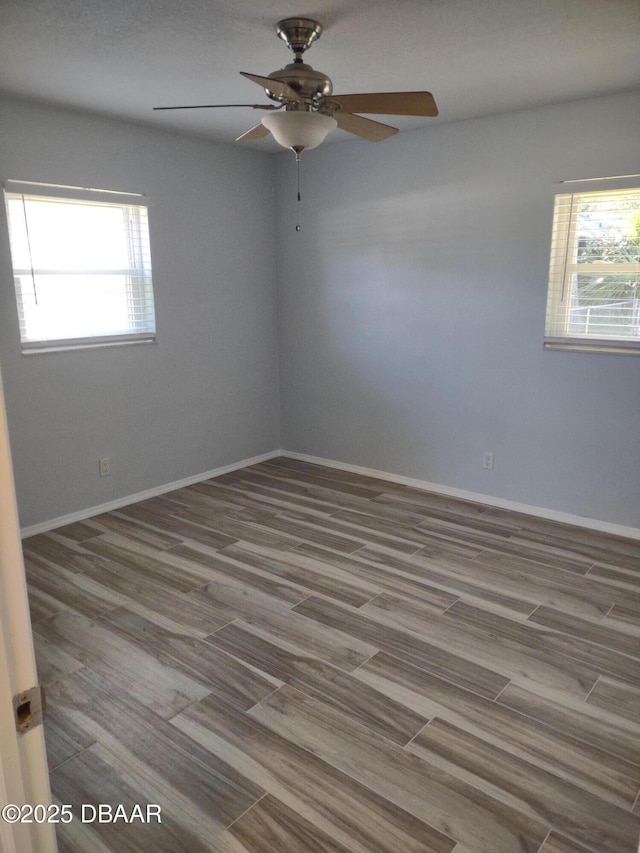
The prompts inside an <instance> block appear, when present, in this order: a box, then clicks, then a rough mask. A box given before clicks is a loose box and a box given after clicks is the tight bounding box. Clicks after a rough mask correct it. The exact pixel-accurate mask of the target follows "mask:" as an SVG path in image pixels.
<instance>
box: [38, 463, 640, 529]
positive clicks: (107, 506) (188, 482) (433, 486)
mask: <svg viewBox="0 0 640 853" xmlns="http://www.w3.org/2000/svg"><path fill="white" fill-rule="evenodd" d="M278 456H286V457H288V458H289V459H297V460H299V461H300V462H310V463H312V464H314V465H324V466H325V467H327V468H338V469H339V470H342V471H351V472H352V473H354V474H362V475H363V476H365V477H377V478H378V479H379V480H388V481H389V482H392V483H400V484H402V485H404V486H411V487H412V488H414V489H420V490H421V491H424V492H434V493H435V494H438V495H446V496H447V497H451V498H459V499H460V500H465V501H474V502H475V503H483V504H487V505H488V506H493V507H496V508H497V509H506V510H511V511H513V512H521V513H524V514H525V515H532V516H534V517H536V518H545V519H548V520H549V521H558V522H560V523H561V524H572V525H574V526H576V527H584V528H586V529H587V530H598V531H600V532H602V533H611V534H613V535H614V536H624V537H626V538H627V539H638V540H640V528H637V527H627V526H625V525H623V524H614V523H613V522H610V521H601V520H600V519H597V518H585V517H584V516H581V515H573V514H572V513H569V512H559V511H557V510H553V509H547V508H546V507H539V506H532V505H530V504H524V503H520V502H519V501H512V500H506V499H503V498H497V497H494V496H493V495H485V494H482V493H480V492H469V491H466V490H465V489H455V488H453V487H451V486H443V485H441V484H440V483H430V482H428V481H427V480H416V479H415V478H413V477H404V476H402V475H401V474H391V473H389V472H388V471H379V470H378V469H377V468H365V467H363V466H362V465H351V464H349V463H348V462H336V461H335V460H333V459H324V458H322V457H321V456H310V455H308V454H307V453H296V452H294V451H291V450H272V451H270V452H269V453H263V454H261V455H260V456H253V457H251V458H250V459H242V460H240V461H239V462H232V463H231V464H230V465H223V466H222V467H220V468H214V469H213V470H212V471H205V472H204V473H202V474H195V475H194V476H192V477H185V478H184V479H182V480H176V481H175V482H173V483H165V484H164V485H162V486H156V487H154V488H152V489H146V490H145V491H143V492H137V493H136V494H133V495H127V496H125V497H122V498H118V499H116V500H113V501H110V502H109V503H104V504H100V505H99V506H92V507H89V508H87V509H83V510H79V511H78V512H73V513H70V514H69V515H63V516H60V517H59V518H52V519H50V520H49V521H43V522H41V523H39V524H33V525H31V526H30V527H24V528H22V530H21V535H22V537H23V538H26V537H27V536H34V535H35V534H36V533H46V532H47V531H48V530H55V528H56V527H63V526H64V525H65V524H72V523H73V522H74V521H84V520H85V519H87V518H91V517H92V516H94V515H99V514H100V513H102V512H110V511H111V510H114V509H120V508H121V507H123V506H128V505H129V504H133V503H137V502H138V501H143V500H145V499H146V498H153V497H157V496H158V495H164V494H166V493H167V492H172V491H174V490H175V489H182V488H184V487H185V486H192V485H193V484H194V483H201V482H202V481H203V480H210V479H211V478H212V477H220V476H221V475H222V474H228V473H229V472H230V471H237V470H238V469H240V468H246V467H248V466H249V465H257V464H258V462H266V461H267V460H268V459H275V458H276V457H278Z"/></svg>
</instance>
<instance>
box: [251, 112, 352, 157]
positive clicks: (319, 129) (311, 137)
mask: <svg viewBox="0 0 640 853" xmlns="http://www.w3.org/2000/svg"><path fill="white" fill-rule="evenodd" d="M262 124H263V125H264V126H265V127H266V128H267V130H269V131H271V134H272V135H273V137H274V139H275V140H276V142H279V143H280V145H282V146H283V147H284V148H293V149H294V150H295V149H299V150H302V149H303V148H304V149H307V148H316V147H317V146H318V145H320V143H321V142H323V141H324V139H325V138H326V136H327V134H328V133H329V132H330V131H332V130H333V129H334V128H335V127H337V124H338V122H337V121H336V120H335V119H334V118H332V117H331V116H326V115H323V114H322V113H311V112H306V111H302V110H300V111H298V110H290V111H288V112H284V113H275V114H273V115H268V116H265V117H264V118H263V119H262Z"/></svg>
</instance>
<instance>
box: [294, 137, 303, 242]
mask: <svg viewBox="0 0 640 853" xmlns="http://www.w3.org/2000/svg"><path fill="white" fill-rule="evenodd" d="M295 153H296V172H297V178H298V205H300V152H299V151H296V152H295ZM296 231H302V227H301V226H300V207H299V206H298V224H297V225H296Z"/></svg>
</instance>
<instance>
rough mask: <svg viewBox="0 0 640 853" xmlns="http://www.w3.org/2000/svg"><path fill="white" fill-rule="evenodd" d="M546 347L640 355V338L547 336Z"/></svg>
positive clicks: (570, 350)
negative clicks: (615, 339)
mask: <svg viewBox="0 0 640 853" xmlns="http://www.w3.org/2000/svg"><path fill="white" fill-rule="evenodd" d="M543 346H544V349H550V350H568V351H569V352H601V353H608V354H609V355H640V340H638V341H629V340H621V341H614V340H611V339H607V338H545V339H544V344H543Z"/></svg>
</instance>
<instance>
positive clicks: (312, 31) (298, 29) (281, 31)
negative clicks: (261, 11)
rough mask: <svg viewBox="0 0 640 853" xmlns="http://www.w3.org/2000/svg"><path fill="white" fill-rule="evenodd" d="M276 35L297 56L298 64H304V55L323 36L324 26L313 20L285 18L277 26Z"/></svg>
mask: <svg viewBox="0 0 640 853" xmlns="http://www.w3.org/2000/svg"><path fill="white" fill-rule="evenodd" d="M276 33H277V34H278V36H279V37H280V38H281V39H282V41H283V42H284V43H285V44H286V45H287V47H288V48H289V49H290V50H292V51H293V52H294V53H295V54H296V62H302V58H301V56H302V54H303V53H304V52H305V50H308V49H309V48H310V47H311V45H312V44H313V43H314V41H316V40H317V39H319V38H320V36H321V35H322V25H321V24H319V23H318V21H314V20H313V19H312V18H283V19H282V21H278V23H277V24H276ZM298 54H300V56H298Z"/></svg>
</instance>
